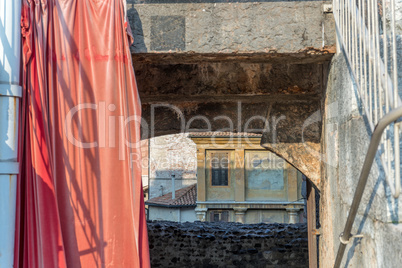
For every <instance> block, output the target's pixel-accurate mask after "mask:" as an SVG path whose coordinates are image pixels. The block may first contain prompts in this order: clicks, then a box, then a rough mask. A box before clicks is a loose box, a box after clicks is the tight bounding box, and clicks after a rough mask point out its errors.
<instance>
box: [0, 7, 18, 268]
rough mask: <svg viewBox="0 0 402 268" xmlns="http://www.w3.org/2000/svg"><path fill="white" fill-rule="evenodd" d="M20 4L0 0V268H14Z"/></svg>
mask: <svg viewBox="0 0 402 268" xmlns="http://www.w3.org/2000/svg"><path fill="white" fill-rule="evenodd" d="M20 18H21V1H10V0H0V39H1V42H0V267H13V259H14V236H15V213H16V189H17V174H18V172H19V165H18V162H17V161H18V160H17V157H18V126H19V123H18V118H19V114H18V112H19V102H20V98H21V94H22V90H21V87H20V86H19V80H20V62H21V55H20V50H21V45H20V43H21V28H20Z"/></svg>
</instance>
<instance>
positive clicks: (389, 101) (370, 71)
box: [333, 0, 402, 267]
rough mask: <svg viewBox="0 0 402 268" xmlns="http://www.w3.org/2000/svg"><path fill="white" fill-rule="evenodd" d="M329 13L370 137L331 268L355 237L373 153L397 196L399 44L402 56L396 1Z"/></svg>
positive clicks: (378, 0)
mask: <svg viewBox="0 0 402 268" xmlns="http://www.w3.org/2000/svg"><path fill="white" fill-rule="evenodd" d="M401 4H402V3H401ZM333 9H334V16H335V23H336V31H337V37H338V45H339V47H340V48H341V49H342V52H343V53H344V55H345V58H346V60H347V62H348V64H349V67H350V71H351V73H352V77H353V79H354V82H355V85H356V87H357V88H358V91H359V95H360V102H361V103H363V106H364V109H365V114H366V119H367V121H368V122H369V124H370V128H371V130H372V133H373V134H372V138H371V141H370V146H369V149H368V151H367V155H366V158H365V161H364V164H363V168H362V171H361V174H360V178H359V182H358V185H357V188H356V191H355V195H354V198H353V201H352V205H351V208H350V211H349V215H348V219H347V222H346V225H345V229H344V232H343V233H342V234H341V236H340V240H341V244H340V246H339V249H338V254H337V256H336V260H335V265H334V267H339V266H340V264H341V261H342V258H343V255H344V252H345V248H346V244H347V243H349V241H350V240H351V238H353V236H352V235H351V230H352V226H353V222H354V220H355V217H356V214H357V211H358V208H359V205H360V201H361V198H362V196H363V192H364V188H365V186H366V183H367V179H368V176H369V174H370V170H371V166H372V163H373V161H374V158H375V156H376V154H377V150H379V153H380V157H381V162H382V165H383V168H384V171H385V177H386V181H387V184H388V186H389V189H390V192H391V194H392V195H393V197H394V198H397V197H398V196H399V195H400V192H401V173H400V167H401V162H400V154H401V152H400V146H401V144H400V135H401V134H400V130H401V126H400V123H401V122H400V119H401V117H402V102H401V96H400V95H401V94H400V92H401V89H399V87H398V47H397V44H398V42H399V43H400V44H401V46H400V47H399V51H400V52H402V38H401V36H399V35H398V34H397V29H396V20H397V17H396V7H395V0H333ZM399 34H402V30H401V33H399ZM398 40H399V41H398ZM400 57H402V56H400ZM400 60H401V62H402V59H400ZM401 76H402V72H401ZM400 78H401V79H402V77H400ZM401 88H402V87H401ZM398 120H399V121H398ZM354 237H356V236H354Z"/></svg>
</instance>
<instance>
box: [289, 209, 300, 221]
mask: <svg viewBox="0 0 402 268" xmlns="http://www.w3.org/2000/svg"><path fill="white" fill-rule="evenodd" d="M286 211H287V212H288V214H289V223H299V219H298V214H299V213H298V212H299V211H300V208H295V207H294V206H290V207H287V208H286Z"/></svg>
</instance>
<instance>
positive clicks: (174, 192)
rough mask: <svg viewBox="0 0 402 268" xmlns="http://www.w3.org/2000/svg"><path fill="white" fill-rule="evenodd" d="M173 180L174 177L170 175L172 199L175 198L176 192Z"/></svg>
mask: <svg viewBox="0 0 402 268" xmlns="http://www.w3.org/2000/svg"><path fill="white" fill-rule="evenodd" d="M175 178H176V177H175V175H172V199H175V198H176V191H175V189H176V187H175V185H174V183H175Z"/></svg>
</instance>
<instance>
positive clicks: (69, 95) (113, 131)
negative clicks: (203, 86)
mask: <svg viewBox="0 0 402 268" xmlns="http://www.w3.org/2000/svg"><path fill="white" fill-rule="evenodd" d="M123 1H124V0H35V1H33V0H24V1H23V11H22V19H21V27H22V36H23V68H24V72H23V86H24V96H23V105H22V109H23V111H22V113H21V114H22V133H23V136H22V137H21V146H20V147H21V148H22V151H21V158H22V159H21V163H22V170H21V178H20V181H19V188H18V189H19V192H18V194H19V197H18V209H19V213H18V218H17V228H16V229H17V232H16V249H15V267H46V268H50V267H74V268H77V267H149V266H150V264H149V251H148V235H147V229H146V221H145V213H144V212H145V210H144V202H143V194H142V183H141V167H140V164H139V163H140V148H139V141H140V133H139V131H140V127H139V126H140V117H141V105H140V101H139V97H138V92H137V86H136V82H135V77H134V71H133V67H132V62H131V57H130V50H129V40H128V38H127V37H128V36H127V29H126V28H127V27H126V25H127V23H126V21H125V16H124V4H123Z"/></svg>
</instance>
